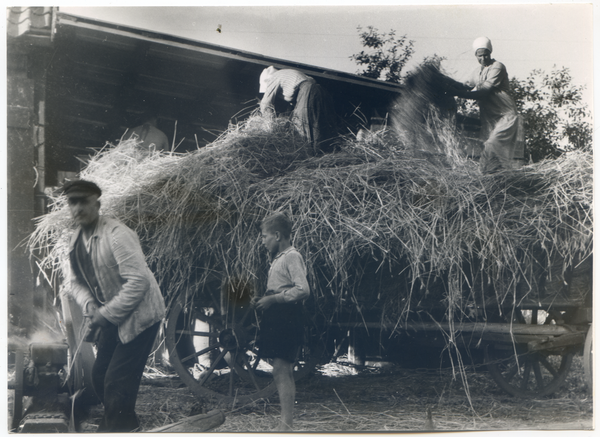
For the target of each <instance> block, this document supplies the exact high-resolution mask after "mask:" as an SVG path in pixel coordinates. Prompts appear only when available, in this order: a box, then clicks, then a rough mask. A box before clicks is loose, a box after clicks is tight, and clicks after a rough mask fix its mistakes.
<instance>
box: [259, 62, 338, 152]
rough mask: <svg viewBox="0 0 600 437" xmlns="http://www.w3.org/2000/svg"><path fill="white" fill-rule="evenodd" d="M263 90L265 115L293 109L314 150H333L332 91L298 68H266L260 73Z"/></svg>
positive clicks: (296, 123) (305, 136)
mask: <svg viewBox="0 0 600 437" xmlns="http://www.w3.org/2000/svg"><path fill="white" fill-rule="evenodd" d="M259 83H260V89H259V91H260V92H261V93H264V95H263V98H262V100H261V102H260V111H261V113H262V114H263V115H264V116H269V115H275V114H278V113H288V112H291V119H292V121H293V122H294V125H295V126H296V129H297V130H298V132H300V134H302V136H303V137H304V138H306V140H307V141H308V142H310V143H311V144H312V146H313V148H314V151H315V152H319V151H320V152H331V151H333V144H332V143H333V138H334V136H335V133H336V119H335V111H334V109H333V101H332V99H331V96H330V95H329V93H328V92H327V91H326V90H325V89H323V88H322V87H321V86H320V85H319V84H318V83H317V82H316V81H315V80H314V79H313V78H312V77H310V76H307V75H306V74H304V73H302V72H301V71H298V70H293V69H283V70H278V69H276V68H275V67H273V66H270V67H268V68H265V69H264V70H263V72H262V73H261V75H260V80H259Z"/></svg>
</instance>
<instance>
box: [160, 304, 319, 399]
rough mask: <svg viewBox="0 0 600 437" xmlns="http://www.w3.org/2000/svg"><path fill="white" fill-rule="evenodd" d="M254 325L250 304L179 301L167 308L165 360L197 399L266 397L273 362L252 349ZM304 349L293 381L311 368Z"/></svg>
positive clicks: (270, 391)
mask: <svg viewBox="0 0 600 437" xmlns="http://www.w3.org/2000/svg"><path fill="white" fill-rule="evenodd" d="M257 339H258V324H257V322H256V315H255V312H254V310H253V308H251V307H249V306H246V307H245V308H244V307H238V308H235V310H230V311H223V312H221V310H220V305H207V306H202V305H199V306H194V305H190V304H186V305H184V304H183V299H179V300H178V301H177V302H175V304H174V305H173V307H172V308H171V310H170V312H169V316H168V319H167V329H166V344H167V349H168V351H169V360H170V362H171V365H172V366H173V367H174V368H175V370H176V371H177V373H178V375H179V376H180V377H181V379H182V381H183V382H184V383H185V384H186V385H187V386H188V387H189V388H190V389H191V390H192V392H193V393H194V395H195V396H197V397H198V398H216V399H217V400H219V401H223V402H228V403H229V402H237V403H240V404H244V403H247V402H250V401H252V400H256V399H260V398H266V397H268V396H270V395H271V394H273V393H274V392H275V390H276V386H275V384H274V382H273V377H272V366H271V365H270V364H269V362H268V361H267V360H264V359H261V357H260V353H259V351H258V350H257V349H256V341H257ZM313 358H314V357H312V356H311V355H310V351H309V348H308V347H304V348H303V350H302V351H301V352H300V356H299V359H298V360H297V361H296V364H295V366H294V376H295V379H296V380H298V379H300V378H302V377H303V376H305V375H307V374H308V373H309V372H310V371H311V370H312V369H313V368H314V365H315V363H314V359H313Z"/></svg>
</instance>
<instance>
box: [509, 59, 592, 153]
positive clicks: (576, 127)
mask: <svg viewBox="0 0 600 437" xmlns="http://www.w3.org/2000/svg"><path fill="white" fill-rule="evenodd" d="M510 85H511V90H512V93H513V96H514V98H515V103H516V104H517V108H518V110H519V113H520V114H521V115H523V118H524V122H525V142H526V151H527V153H528V154H529V155H530V156H531V158H532V160H533V161H539V160H540V159H543V158H551V157H557V156H559V155H560V154H561V153H562V152H563V151H567V150H573V149H580V150H589V151H591V150H592V127H591V123H590V121H589V119H590V114H589V112H588V109H587V105H586V104H585V103H584V102H583V91H584V89H585V87H584V86H576V85H573V83H572V78H571V75H570V74H569V69H568V68H564V67H563V68H561V69H555V70H553V71H551V72H550V74H546V73H544V72H543V71H542V70H533V71H532V72H531V74H530V75H529V77H527V79H525V80H518V79H516V78H512V79H511V81H510Z"/></svg>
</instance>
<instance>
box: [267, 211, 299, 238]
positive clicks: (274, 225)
mask: <svg viewBox="0 0 600 437" xmlns="http://www.w3.org/2000/svg"><path fill="white" fill-rule="evenodd" d="M261 227H262V228H263V229H265V230H268V231H271V232H279V233H280V234H281V236H282V237H283V238H290V237H291V235H292V221H291V220H290V219H289V218H288V217H287V216H286V215H285V214H283V213H281V212H276V213H275V214H271V215H270V216H267V217H265V218H264V219H263V221H262V223H261Z"/></svg>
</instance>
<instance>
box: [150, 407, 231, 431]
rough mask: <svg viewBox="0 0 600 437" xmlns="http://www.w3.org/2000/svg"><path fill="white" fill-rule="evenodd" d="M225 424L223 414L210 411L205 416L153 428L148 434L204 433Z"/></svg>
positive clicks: (201, 415) (199, 415) (217, 411)
mask: <svg viewBox="0 0 600 437" xmlns="http://www.w3.org/2000/svg"><path fill="white" fill-rule="evenodd" d="M223 422H225V414H223V412H222V411H221V410H212V411H209V412H208V413H206V414H197V415H195V416H191V417H187V418H185V419H183V420H180V421H179V422H175V423H171V424H169V425H165V426H161V427H160V428H154V429H151V430H149V431H148V432H204V431H209V430H211V429H213V428H216V427H217V426H221V425H222V424H223Z"/></svg>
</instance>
